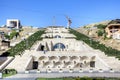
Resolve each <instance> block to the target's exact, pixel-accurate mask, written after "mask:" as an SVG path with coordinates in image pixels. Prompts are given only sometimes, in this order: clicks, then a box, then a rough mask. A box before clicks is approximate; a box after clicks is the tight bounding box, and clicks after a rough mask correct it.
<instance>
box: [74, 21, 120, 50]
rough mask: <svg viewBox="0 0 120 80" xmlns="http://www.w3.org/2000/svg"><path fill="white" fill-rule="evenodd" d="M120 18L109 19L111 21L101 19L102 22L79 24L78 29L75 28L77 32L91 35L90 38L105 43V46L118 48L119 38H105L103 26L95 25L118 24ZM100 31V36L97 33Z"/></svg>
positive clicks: (119, 48) (119, 44)
mask: <svg viewBox="0 0 120 80" xmlns="http://www.w3.org/2000/svg"><path fill="white" fill-rule="evenodd" d="M119 22H120V19H115V20H111V21H102V22H98V23H92V24H88V25H85V26H81V27H79V28H78V29H76V30H77V31H78V32H80V33H83V34H85V35H87V36H89V37H91V38H92V39H94V40H96V41H100V43H102V44H105V45H106V46H108V47H109V46H110V47H112V48H114V49H117V50H120V47H119V46H120V40H115V39H112V38H105V31H104V28H101V29H100V27H99V28H98V27H96V26H98V25H106V26H107V25H108V24H119ZM100 31H101V34H102V35H101V36H99V33H100Z"/></svg>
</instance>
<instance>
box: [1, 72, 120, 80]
mask: <svg viewBox="0 0 120 80" xmlns="http://www.w3.org/2000/svg"><path fill="white" fill-rule="evenodd" d="M78 76H79V77H84V76H88V77H118V78H120V72H99V73H98V72H92V73H90V72H83V73H79V72H76V73H67V72H66V73H39V74H38V73H29V74H17V75H14V76H10V77H8V78H4V79H0V80H35V79H36V78H56V77H78Z"/></svg>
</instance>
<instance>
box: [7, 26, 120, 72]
mask: <svg viewBox="0 0 120 80" xmlns="http://www.w3.org/2000/svg"><path fill="white" fill-rule="evenodd" d="M56 35H57V36H56ZM42 37H43V40H42V41H38V42H36V43H35V44H34V45H33V46H32V48H31V49H30V50H26V51H25V52H24V54H23V55H22V56H15V59H14V60H13V62H12V63H10V64H9V65H8V66H7V68H15V69H16V70H17V71H26V72H28V71H29V70H36V69H37V70H38V71H37V72H66V71H67V72H73V71H78V72H82V71H83V70H84V71H91V70H95V71H107V70H110V69H119V65H120V61H118V60H117V59H116V58H114V57H108V56H107V55H105V54H104V53H103V52H101V51H99V50H94V49H92V48H91V47H89V46H88V45H87V44H85V43H84V42H83V41H78V40H76V39H75V36H74V35H73V34H70V33H69V30H68V29H65V28H63V27H58V28H47V29H46V31H45V34H43V35H42ZM18 65H20V66H18Z"/></svg>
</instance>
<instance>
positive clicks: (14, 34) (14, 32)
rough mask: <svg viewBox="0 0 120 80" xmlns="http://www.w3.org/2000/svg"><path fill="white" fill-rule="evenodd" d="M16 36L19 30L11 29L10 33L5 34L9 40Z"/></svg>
mask: <svg viewBox="0 0 120 80" xmlns="http://www.w3.org/2000/svg"><path fill="white" fill-rule="evenodd" d="M17 36H19V32H16V31H15V30H13V31H12V32H11V33H10V35H8V34H5V37H6V39H9V40H11V39H13V38H14V37H16V38H17Z"/></svg>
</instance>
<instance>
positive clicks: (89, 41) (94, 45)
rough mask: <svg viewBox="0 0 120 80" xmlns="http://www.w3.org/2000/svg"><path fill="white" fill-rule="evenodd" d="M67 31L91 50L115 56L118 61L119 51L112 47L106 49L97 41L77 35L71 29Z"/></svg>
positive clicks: (80, 34)
mask: <svg viewBox="0 0 120 80" xmlns="http://www.w3.org/2000/svg"><path fill="white" fill-rule="evenodd" d="M69 31H70V33H72V34H74V35H75V36H76V39H77V40H82V41H84V42H85V43H86V44H88V45H89V46H91V47H92V48H94V49H99V50H101V51H103V52H104V53H105V54H106V55H108V56H115V57H116V58H119V59H120V51H119V50H116V49H113V48H112V47H106V46H105V45H104V44H100V43H99V42H98V41H95V40H93V39H91V38H89V37H88V36H86V35H84V34H82V33H79V32H77V31H75V30H73V29H70V30H69Z"/></svg>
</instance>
